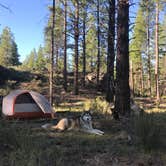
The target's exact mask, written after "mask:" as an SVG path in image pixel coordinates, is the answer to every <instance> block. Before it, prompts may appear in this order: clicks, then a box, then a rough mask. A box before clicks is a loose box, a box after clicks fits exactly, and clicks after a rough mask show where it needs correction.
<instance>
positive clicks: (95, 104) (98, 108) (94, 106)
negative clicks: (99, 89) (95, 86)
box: [84, 97, 112, 115]
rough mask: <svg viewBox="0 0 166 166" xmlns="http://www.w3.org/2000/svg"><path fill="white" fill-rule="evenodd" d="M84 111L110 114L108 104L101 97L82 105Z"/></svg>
mask: <svg viewBox="0 0 166 166" xmlns="http://www.w3.org/2000/svg"><path fill="white" fill-rule="evenodd" d="M84 109H85V110H92V111H94V112H97V113H102V114H104V115H110V114H112V112H111V108H110V104H109V103H108V102H107V101H106V100H105V99H104V98H102V97H97V98H96V99H94V100H89V101H87V102H86V103H85V104H84Z"/></svg>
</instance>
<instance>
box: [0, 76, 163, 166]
mask: <svg viewBox="0 0 166 166" xmlns="http://www.w3.org/2000/svg"><path fill="white" fill-rule="evenodd" d="M14 88H22V89H24V88H26V89H30V90H36V91H38V92H40V93H41V94H44V95H45V96H46V97H48V96H47V92H48V83H47V82H42V81H41V80H40V79H39V80H36V79H34V80H32V81H31V82H22V83H19V84H17V85H16V86H15V87H14ZM135 101H136V103H137V104H138V105H140V106H141V107H142V108H144V110H145V112H146V113H145V115H144V116H143V117H142V116H140V115H136V114H133V115H132V117H131V118H130V119H126V118H123V117H121V119H120V121H115V120H114V119H113V118H112V115H111V112H110V111H109V110H107V109H106V110H105V106H106V107H107V105H106V103H105V102H104V99H103V94H102V93H101V92H97V91H96V90H95V89H94V88H92V87H89V88H86V89H83V88H81V89H80V91H79V95H77V96H75V95H74V94H73V93H72V91H70V90H69V92H68V93H65V92H64V91H63V89H62V88H61V83H59V85H56V87H55V93H54V103H55V106H54V110H55V111H56V118H55V119H54V120H49V119H36V120H16V119H15V120H4V119H2V118H1V120H0V133H1V136H0V165H1V166H19V165H20V166H80V165H83V166H165V165H166V141H165V140H166V99H165V98H163V99H162V102H161V104H160V106H159V107H156V104H155V102H154V99H153V98H151V99H150V98H135ZM89 108H91V109H92V110H93V111H94V113H93V121H94V123H93V125H94V127H95V128H98V129H101V130H102V131H104V132H105V134H104V135H103V136H96V135H90V134H86V133H80V132H76V131H70V132H69V131H67V132H61V133H59V132H52V131H49V130H48V131H46V130H43V129H42V128H41V125H43V124H45V123H47V122H51V123H56V122H57V121H58V120H59V119H60V118H62V117H66V116H75V115H78V114H80V112H81V111H83V110H86V109H89ZM150 112H153V113H151V114H150Z"/></svg>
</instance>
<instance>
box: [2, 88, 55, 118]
mask: <svg viewBox="0 0 166 166" xmlns="http://www.w3.org/2000/svg"><path fill="white" fill-rule="evenodd" d="M52 112H53V109H52V107H51V105H50V103H49V102H48V100H47V99H46V98H45V97H44V96H43V95H41V94H39V93H37V92H34V91H28V90H14V91H11V92H10V93H9V94H8V95H7V96H5V97H4V98H3V103H2V113H3V115H4V116H6V117H16V118H38V117H51V113H52Z"/></svg>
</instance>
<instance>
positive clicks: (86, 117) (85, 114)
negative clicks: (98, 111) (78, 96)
mask: <svg viewBox="0 0 166 166" xmlns="http://www.w3.org/2000/svg"><path fill="white" fill-rule="evenodd" d="M81 118H82V119H83V120H84V121H87V122H89V121H91V120H92V114H91V112H90V111H84V112H83V113H82V114H81Z"/></svg>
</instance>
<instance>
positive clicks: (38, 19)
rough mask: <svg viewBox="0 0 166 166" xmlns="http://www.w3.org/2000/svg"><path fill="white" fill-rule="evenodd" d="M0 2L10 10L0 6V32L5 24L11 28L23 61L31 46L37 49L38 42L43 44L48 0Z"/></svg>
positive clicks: (9, 0) (0, 0) (7, 0)
mask: <svg viewBox="0 0 166 166" xmlns="http://www.w3.org/2000/svg"><path fill="white" fill-rule="evenodd" d="M0 3H1V4H3V5H5V6H7V7H9V8H10V10H11V11H8V10H6V9H4V8H2V7H1V6H0V33H1V32H2V29H3V28H4V27H5V26H8V27H10V28H11V31H12V33H13V34H14V37H15V41H16V43H17V45H18V52H19V54H20V55H21V57H20V61H23V60H24V59H25V57H26V56H27V55H28V54H29V53H30V51H31V50H32V49H33V48H36V49H38V47H39V45H40V44H42V45H43V41H44V35H43V31H44V27H45V25H46V22H47V17H48V10H47V6H48V4H49V3H50V1H49V0H0Z"/></svg>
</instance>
